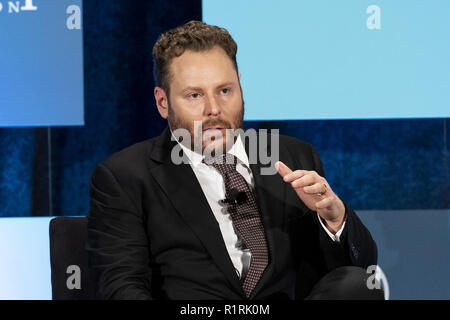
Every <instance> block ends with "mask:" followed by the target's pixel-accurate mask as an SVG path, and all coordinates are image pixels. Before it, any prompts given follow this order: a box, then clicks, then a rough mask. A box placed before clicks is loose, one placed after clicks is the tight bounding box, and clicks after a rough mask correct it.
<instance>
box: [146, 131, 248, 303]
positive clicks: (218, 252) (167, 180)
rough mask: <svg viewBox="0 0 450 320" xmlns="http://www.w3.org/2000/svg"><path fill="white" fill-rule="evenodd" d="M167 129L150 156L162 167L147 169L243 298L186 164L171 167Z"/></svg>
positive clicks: (210, 214)
mask: <svg viewBox="0 0 450 320" xmlns="http://www.w3.org/2000/svg"><path fill="white" fill-rule="evenodd" d="M170 136H171V134H170V130H169V129H166V131H165V132H164V133H163V134H162V135H161V136H160V137H159V139H160V140H159V141H158V142H157V143H156V147H155V148H154V149H153V150H151V152H150V157H151V158H152V159H153V160H156V161H159V162H161V165H159V166H156V167H153V168H151V169H150V172H151V174H152V175H153V177H154V178H155V180H156V181H157V182H158V184H159V185H160V186H161V188H162V189H163V190H164V192H165V194H166V195H167V197H168V198H169V199H170V201H171V202H172V204H173V206H174V207H175V209H176V210H177V211H178V213H179V214H180V215H181V216H182V218H183V219H184V221H185V222H186V223H187V224H188V225H189V227H190V228H191V229H192V231H193V232H194V233H195V234H196V236H197V237H198V238H199V240H200V241H201V242H202V244H203V245H204V247H205V248H206V250H207V251H208V252H209V254H210V255H211V257H212V258H213V260H214V262H215V263H216V265H217V266H218V268H219V269H220V270H221V271H222V272H223V273H224V275H225V276H226V278H227V279H228V281H229V282H230V284H231V286H232V287H233V288H234V289H235V290H236V291H237V292H239V294H240V295H242V296H243V297H245V294H244V292H243V290H242V286H241V284H240V282H239V278H238V277H237V275H236V271H235V269H234V266H233V263H232V261H231V259H230V256H229V255H228V251H227V249H226V247H225V242H224V240H223V237H222V233H221V231H220V228H219V224H218V222H217V220H216V219H215V217H214V214H213V212H212V210H211V208H210V206H209V204H208V201H207V199H206V197H205V195H204V193H203V190H202V189H201V186H200V184H199V182H198V180H197V177H196V176H195V174H194V172H193V170H192V168H191V166H190V165H189V164H187V163H186V164H179V165H176V164H174V163H173V162H172V161H171V159H170V152H171V150H172V148H173V147H174V146H175V145H176V142H175V141H170Z"/></svg>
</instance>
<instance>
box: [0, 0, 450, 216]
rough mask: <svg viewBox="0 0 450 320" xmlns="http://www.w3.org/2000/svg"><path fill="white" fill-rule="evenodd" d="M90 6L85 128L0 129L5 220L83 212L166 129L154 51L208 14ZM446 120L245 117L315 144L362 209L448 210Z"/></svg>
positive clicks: (337, 182)
mask: <svg viewBox="0 0 450 320" xmlns="http://www.w3.org/2000/svg"><path fill="white" fill-rule="evenodd" d="M83 5H84V7H83V17H84V21H83V28H84V30H83V35H84V74H85V76H84V79H85V85H84V88H85V126H82V127H52V128H46V127H45V128H0V204H1V206H0V216H4V217H6V216H42V215H55V216H58V215H85V214H86V213H87V211H88V210H89V179H90V176H91V173H92V170H93V169H94V168H95V166H96V165H97V164H98V163H100V162H101V161H103V160H104V159H105V158H106V157H107V156H109V155H110V154H112V153H114V152H116V151H119V150H120V149H122V148H124V147H126V146H128V145H130V144H133V143H135V142H138V141H142V140H145V139H148V138H150V137H153V136H155V135H158V134H159V133H160V132H161V131H162V130H163V129H164V127H165V126H166V121H165V120H163V119H161V118H160V116H159V114H158V112H157V110H156V107H155V103H154V97H153V86H154V83H153V79H152V57H151V49H152V46H153V44H154V42H155V41H156V39H157V37H158V35H159V34H160V33H162V32H164V31H166V30H168V29H170V28H172V27H175V26H177V25H180V24H183V23H185V22H187V21H189V20H192V19H196V20H201V1H200V0H195V1H174V0H172V1H163V0H160V1H157V0H152V1H150V0H144V1H118V0H109V1H100V0H95V1H94V0H89V1H84V4H83ZM238 45H239V44H238ZM243 89H244V99H245V88H243ZM275 107H276V108H282V106H274V108H275ZM447 125H448V122H447V120H446V119H414V120H411V119H405V120H343V121H334V120H333V121H277V122H255V121H252V122H246V123H245V127H246V128H250V127H252V128H255V129H258V128H279V129H280V133H282V134H287V135H291V136H295V137H298V138H300V139H302V140H305V141H308V142H310V143H312V144H313V145H314V146H315V147H316V149H317V150H318V151H319V153H320V154H321V156H322V160H323V162H324V166H325V172H326V174H327V177H328V180H329V181H330V184H331V185H332V187H333V189H334V190H335V192H336V193H338V194H339V195H340V196H341V197H342V198H343V199H345V200H346V201H347V202H348V203H349V204H350V205H352V206H353V207H354V208H356V209H443V208H450V184H449V180H450V173H449V166H450V158H449V152H448V146H447V143H448V141H449V138H450V137H449V133H448V130H447Z"/></svg>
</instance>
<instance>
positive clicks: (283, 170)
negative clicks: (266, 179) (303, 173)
mask: <svg viewBox="0 0 450 320" xmlns="http://www.w3.org/2000/svg"><path fill="white" fill-rule="evenodd" d="M275 169H277V171H278V173H279V174H280V176H281V177H283V178H284V176H285V175H287V174H288V173H291V172H292V170H291V169H289V167H288V166H287V165H285V164H284V163H283V162H281V161H277V162H275Z"/></svg>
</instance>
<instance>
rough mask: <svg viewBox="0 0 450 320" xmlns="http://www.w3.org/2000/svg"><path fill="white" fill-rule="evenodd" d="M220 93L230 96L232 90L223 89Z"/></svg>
mask: <svg viewBox="0 0 450 320" xmlns="http://www.w3.org/2000/svg"><path fill="white" fill-rule="evenodd" d="M220 92H221V93H223V94H228V93H229V92H230V88H223V89H221V90H220Z"/></svg>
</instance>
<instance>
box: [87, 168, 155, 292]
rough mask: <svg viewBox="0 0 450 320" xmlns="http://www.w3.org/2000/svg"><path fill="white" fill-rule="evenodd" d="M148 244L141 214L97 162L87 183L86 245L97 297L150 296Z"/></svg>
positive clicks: (109, 171) (114, 179) (111, 176)
mask: <svg viewBox="0 0 450 320" xmlns="http://www.w3.org/2000/svg"><path fill="white" fill-rule="evenodd" d="M148 246H149V243H148V237H147V235H146V232H145V227H144V222H143V217H142V213H141V212H140V211H139V210H138V208H137V206H136V204H135V203H134V202H133V201H132V200H131V198H130V197H129V195H128V194H127V193H126V192H125V191H124V189H123V187H122V186H121V185H120V183H119V182H118V180H117V179H116V177H115V176H114V174H113V172H112V171H111V170H110V169H109V168H107V167H106V166H105V165H103V164H101V165H99V166H98V167H97V168H96V169H95V170H94V172H93V174H92V177H91V183H90V211H89V214H88V241H87V247H86V249H87V250H88V257H89V266H90V271H91V274H92V275H93V278H94V279H93V280H94V282H95V283H96V286H97V294H98V298H100V299H151V298H152V296H151V292H150V285H151V284H150V281H151V280H150V279H151V269H150V267H149V259H150V258H149V248H148Z"/></svg>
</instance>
